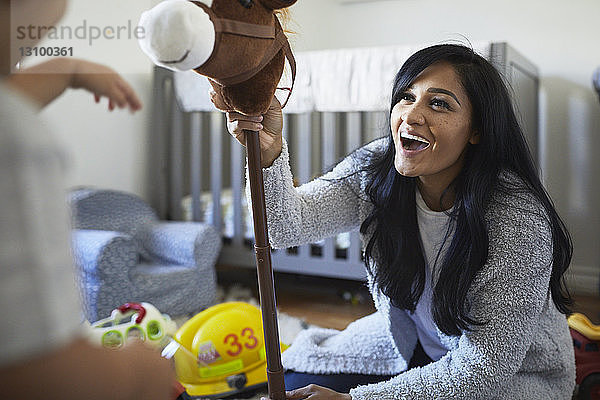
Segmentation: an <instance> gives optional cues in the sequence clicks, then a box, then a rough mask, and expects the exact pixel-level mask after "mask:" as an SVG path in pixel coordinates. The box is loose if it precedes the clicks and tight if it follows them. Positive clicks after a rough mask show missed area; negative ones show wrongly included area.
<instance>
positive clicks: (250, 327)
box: [170, 302, 287, 399]
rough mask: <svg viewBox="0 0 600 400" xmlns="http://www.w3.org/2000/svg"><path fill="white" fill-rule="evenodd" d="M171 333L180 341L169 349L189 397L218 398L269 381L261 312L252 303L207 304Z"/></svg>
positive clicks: (262, 384)
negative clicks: (176, 345)
mask: <svg viewBox="0 0 600 400" xmlns="http://www.w3.org/2000/svg"><path fill="white" fill-rule="evenodd" d="M174 339H175V342H177V343H178V344H179V345H180V346H181V347H183V349H180V350H183V351H174V352H173V353H174V357H173V358H174V359H175V369H176V372H177V378H178V379H179V381H180V382H181V383H182V384H183V386H184V387H185V389H186V392H187V394H189V395H190V396H191V397H192V398H194V397H201V398H205V399H206V398H221V397H223V396H230V395H232V394H236V393H240V392H247V391H250V390H253V389H258V388H262V387H264V385H265V384H266V383H267V372H266V367H267V364H266V357H265V341H264V337H263V326H262V317H261V312H260V310H259V309H258V308H257V307H255V306H253V305H251V304H248V303H243V302H230V303H223V304H218V305H216V306H213V307H210V308H208V309H206V310H204V311H202V312H201V313H199V314H197V315H195V316H194V317H192V318H191V319H190V320H189V321H187V322H186V323H185V324H183V326H182V327H181V328H179V330H178V331H177V332H176V334H175V336H174ZM170 347H172V346H170ZM285 348H287V346H285V345H284V344H282V345H281V350H282V351H283V350H285ZM190 354H191V356H190Z"/></svg>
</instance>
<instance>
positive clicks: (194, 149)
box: [190, 112, 202, 221]
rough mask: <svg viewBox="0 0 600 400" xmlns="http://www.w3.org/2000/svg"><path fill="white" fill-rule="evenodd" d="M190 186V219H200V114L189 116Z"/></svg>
mask: <svg viewBox="0 0 600 400" xmlns="http://www.w3.org/2000/svg"><path fill="white" fill-rule="evenodd" d="M190 142H191V143H190V177H191V178H190V186H191V194H192V220H193V221H202V210H201V208H200V195H201V191H202V114H201V113H199V112H195V113H192V114H191V116H190Z"/></svg>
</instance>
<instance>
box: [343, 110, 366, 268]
mask: <svg viewBox="0 0 600 400" xmlns="http://www.w3.org/2000/svg"><path fill="white" fill-rule="evenodd" d="M361 133H362V115H361V113H360V112H349V113H346V154H349V153H351V152H352V151H354V150H356V149H357V148H359V147H360V146H361V145H362V140H361ZM360 254H361V248H360V237H359V235H358V232H352V233H350V248H348V261H352V262H356V261H360Z"/></svg>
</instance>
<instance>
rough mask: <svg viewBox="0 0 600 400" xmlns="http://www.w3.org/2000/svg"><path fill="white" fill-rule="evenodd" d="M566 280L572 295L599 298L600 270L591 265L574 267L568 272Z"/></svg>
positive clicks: (572, 265)
mask: <svg viewBox="0 0 600 400" xmlns="http://www.w3.org/2000/svg"><path fill="white" fill-rule="evenodd" d="M565 276H566V280H567V285H568V286H569V289H570V290H571V293H572V294H579V295H585V296H598V295H599V294H600V293H599V285H600V268H598V267H594V266H591V265H574V264H571V267H570V268H569V269H568V270H567V273H566V275H565Z"/></svg>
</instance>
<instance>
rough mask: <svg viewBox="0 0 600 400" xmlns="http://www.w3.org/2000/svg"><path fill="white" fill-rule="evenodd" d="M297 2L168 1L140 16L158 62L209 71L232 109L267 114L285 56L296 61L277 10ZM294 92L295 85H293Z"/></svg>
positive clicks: (149, 47)
mask: <svg viewBox="0 0 600 400" xmlns="http://www.w3.org/2000/svg"><path fill="white" fill-rule="evenodd" d="M295 2H296V0H212V1H211V0H203V1H188V0H167V1H164V2H162V3H160V4H159V5H157V6H156V7H154V8H153V9H151V10H149V11H146V12H145V13H144V14H143V15H142V18H141V20H140V26H141V27H143V28H144V32H145V35H144V38H143V39H141V40H140V46H141V47H142V49H143V50H144V52H145V53H146V54H148V56H150V58H151V59H152V60H153V61H154V62H155V63H156V64H158V65H160V66H163V67H166V68H169V69H175V70H181V71H186V70H191V69H193V70H195V71H196V72H198V73H199V74H202V75H205V76H207V77H208V78H209V81H210V83H211V85H212V87H213V88H214V90H215V92H217V94H218V95H220V97H221V98H222V99H223V101H224V102H225V103H226V105H227V107H226V108H227V109H223V111H237V112H240V113H242V114H246V115H259V114H264V113H265V112H266V111H267V109H268V108H269V105H270V103H271V100H272V99H273V96H274V95H275V90H276V89H277V84H278V83H279V80H280V79H281V75H282V73H283V69H284V65H285V59H286V57H287V59H288V62H289V64H290V66H291V69H292V76H294V75H295V61H294V58H293V55H292V52H291V50H290V46H289V43H288V41H287V38H286V36H285V34H284V32H283V29H282V28H281V25H280V23H279V20H278V19H277V16H276V15H275V10H278V9H282V8H286V7H289V6H291V5H292V4H294V3H295ZM289 90H291V89H289Z"/></svg>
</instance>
